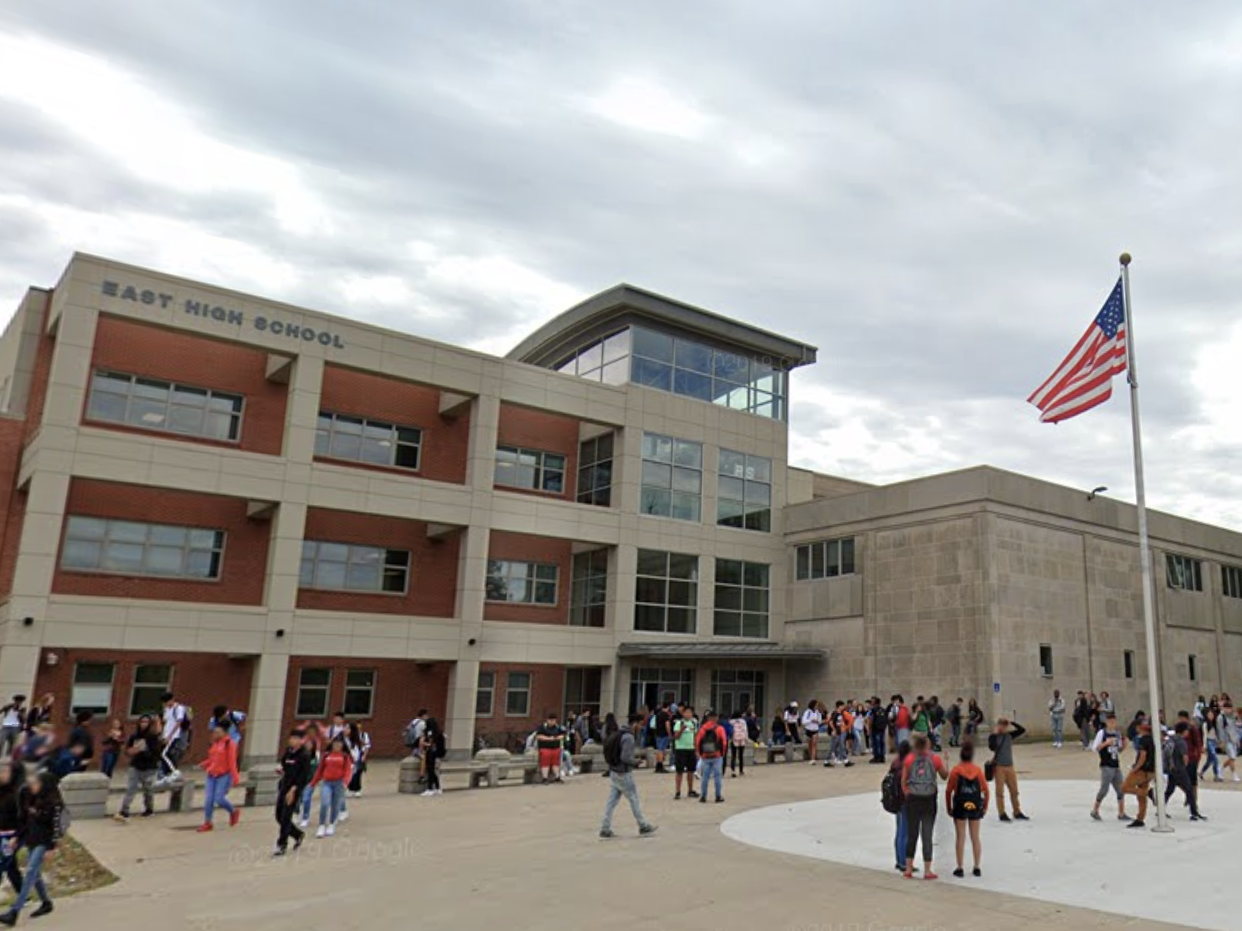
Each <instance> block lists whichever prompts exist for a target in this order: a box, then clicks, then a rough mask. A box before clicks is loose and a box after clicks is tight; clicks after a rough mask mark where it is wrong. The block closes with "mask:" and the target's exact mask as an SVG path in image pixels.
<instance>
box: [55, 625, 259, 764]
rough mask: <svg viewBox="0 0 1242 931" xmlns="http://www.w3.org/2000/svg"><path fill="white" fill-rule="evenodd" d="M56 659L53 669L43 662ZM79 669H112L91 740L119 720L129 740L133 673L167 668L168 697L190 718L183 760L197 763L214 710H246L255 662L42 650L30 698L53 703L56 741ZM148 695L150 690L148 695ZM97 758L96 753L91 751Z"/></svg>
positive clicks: (67, 721)
mask: <svg viewBox="0 0 1242 931" xmlns="http://www.w3.org/2000/svg"><path fill="white" fill-rule="evenodd" d="M52 655H55V656H56V659H57V662H56V665H54V666H53V665H49V663H48V659H49V657H50V656H52ZM78 663H112V664H114V665H115V669H114V672H113V676H112V706H111V708H110V709H109V712H108V713H107V714H102V715H97V716H96V719H95V721H94V722H93V723H94V729H95V734H96V739H97V740H98V738H99V736H100V735H102V734H103V733H104V732H105V731H106V730H107V727H108V723H109V722H110V721H111V719H112V718H119V719H120V721H121V723H122V724H123V725H124V727H125V732H126V733H127V734H128V733H130V732H131V730H132V728H133V721H134V718H133V716H131V715H130V710H131V704H130V703H131V701H132V698H133V692H134V672H135V669H136V668H137V667H138V666H140V665H150V666H156V665H168V666H171V667H172V691H173V693H174V694H175V695H176V696H177V700H178V701H180V702H181V703H182V704H183V705H188V706H189V707H190V708H191V709H192V710H193V712H194V721H195V724H194V728H193V734H192V742H191V745H190V752H189V753H188V754H187V755H186V757H185V760H186V762H187V763H188V764H195V763H198V762H199V761H200V760H201V759H202V757H203V755H205V754H206V752H207V744H208V742H209V737H208V733H207V722H208V720H209V719H210V718H211V709H212V708H214V707H215V706H216V705H228V706H229V707H230V708H238V709H240V710H242V711H245V710H247V708H248V706H249V704H250V681H251V677H252V675H253V666H254V660H253V659H250V658H237V659H232V658H230V657H228V656H225V655H223V654H220V653H164V652H157V651H151V652H141V653H139V652H133V651H121V650H60V649H56V648H54V647H49V648H46V649H44V651H43V654H42V657H41V658H40V662H39V671H38V674H37V676H36V678H35V687H34V692H33V695H34V696H41V695H44V694H46V693H48V692H50V693H51V694H52V695H54V696H55V697H56V707H57V708H58V709H59V712H58V713H57V714H56V715H55V716H54V717H53V723H54V724H55V725H56V727H57V729H58V731H59V732H60V735H61V736H63V735H64V734H65V733H67V731H68V728H69V727H71V726H72V712H71V710H70V702H71V695H72V691H73V672H74V668H75V667H76V666H77V664H78ZM151 691H152V692H154V691H155V689H152V690H151ZM96 756H98V749H96Z"/></svg>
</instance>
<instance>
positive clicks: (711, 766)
mask: <svg viewBox="0 0 1242 931" xmlns="http://www.w3.org/2000/svg"><path fill="white" fill-rule="evenodd" d="M702 764H703V766H702V769H701V770H700V771H699V779H701V780H702V782H701V783H700V785H699V791H700V792H701V793H703V794H702V795H700V796H699V799H700V801H704V802H705V801H707V784H708V783H709V782H710V781H711V780H712V779H715V780H716V798H724V786H723V785H722V783H721V777H723V776H724V757H722V756H714V757H704V758H703V760H702Z"/></svg>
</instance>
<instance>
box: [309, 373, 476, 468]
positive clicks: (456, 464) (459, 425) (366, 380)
mask: <svg viewBox="0 0 1242 931" xmlns="http://www.w3.org/2000/svg"><path fill="white" fill-rule="evenodd" d="M319 406H320V409H321V410H324V411H328V412H330V413H333V414H349V415H352V416H354V417H368V418H372V419H374V420H380V421H384V422H386V423H393V424H396V425H398V426H402V427H418V428H419V429H420V430H422V446H421V449H420V451H419V467H418V470H417V471H412V470H410V469H400V468H395V467H394V468H387V467H384V466H368V465H363V464H360V463H356V462H350V463H349V464H350V465H351V466H355V467H358V468H367V469H372V470H379V471H384V472H393V473H397V474H401V475H417V476H418V477H420V478H426V479H431V480H433V481H437V482H453V483H454V484H458V485H460V484H462V483H464V482H465V481H466V458H467V455H468V452H469V446H470V415H469V414H468V413H466V412H462V413H461V414H459V415H458V416H454V417H443V416H441V414H440V389H438V388H428V387H426V386H424V385H416V384H414V383H412V382H407V381H399V380H397V379H395V378H386V377H384V376H382V375H374V374H371V373H369V372H358V371H355V370H353V369H346V368H341V367H340V366H336V365H328V366H325V367H324V372H323V388H322V389H321V392H320V401H319ZM316 458H323V457H316Z"/></svg>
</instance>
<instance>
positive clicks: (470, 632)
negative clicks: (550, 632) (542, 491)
mask: <svg viewBox="0 0 1242 931" xmlns="http://www.w3.org/2000/svg"><path fill="white" fill-rule="evenodd" d="M490 536H491V531H490V529H489V528H488V527H487V526H471V527H467V528H466V529H465V530H464V531H463V532H462V540H461V549H460V554H459V556H458V562H457V619H458V625H459V628H458V629H459V635H458V645H457V657H458V658H457V663H456V665H455V666H454V667H453V670H452V672H451V673H450V675H449V690H448V708H447V713H446V720H445V722H444V731H445V736H446V737H447V738H448V752H449V756H450V757H451V758H458V759H460V758H464V757H468V756H470V755H471V754H472V753H473V751H474V708H475V703H474V700H475V692H476V690H477V688H478V684H479V656H480V655H481V653H482V650H483V646H482V641H483V637H484V636H485V634H484V630H483V605H484V603H485V600H486V596H487V551H488V547H489V545H490ZM499 684H500V683H497V686H498V687H499Z"/></svg>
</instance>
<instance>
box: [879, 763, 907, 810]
mask: <svg viewBox="0 0 1242 931" xmlns="http://www.w3.org/2000/svg"><path fill="white" fill-rule="evenodd" d="M904 801H905V799H904V798H903V797H902V795H901V771H900V770H898V769H892V768H890V769H889V771H888V772H887V773H885V774H884V781H883V782H881V783H880V804H881V805H882V806H883V807H884V810H885V811H887V812H888V813H889V814H891V815H895V814H897V812H899V811H901V805H902V803H903V802H904Z"/></svg>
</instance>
